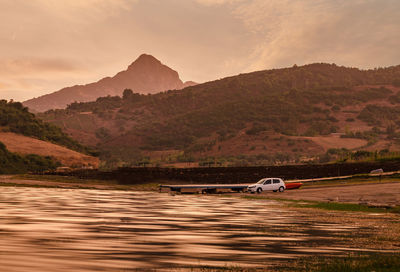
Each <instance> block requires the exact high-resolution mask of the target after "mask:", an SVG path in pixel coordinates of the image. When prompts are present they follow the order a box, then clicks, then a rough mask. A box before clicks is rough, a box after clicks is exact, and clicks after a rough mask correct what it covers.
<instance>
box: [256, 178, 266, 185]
mask: <svg viewBox="0 0 400 272" xmlns="http://www.w3.org/2000/svg"><path fill="white" fill-rule="evenodd" d="M264 181H265V179H260V180H259V181H258V182H257V184H263V183H264Z"/></svg>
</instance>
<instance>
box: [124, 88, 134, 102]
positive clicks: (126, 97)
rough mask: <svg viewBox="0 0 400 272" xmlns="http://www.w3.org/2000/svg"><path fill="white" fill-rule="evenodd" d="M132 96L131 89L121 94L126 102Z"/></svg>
mask: <svg viewBox="0 0 400 272" xmlns="http://www.w3.org/2000/svg"><path fill="white" fill-rule="evenodd" d="M132 96H133V92H132V90H131V89H125V90H124V92H123V93H122V99H124V100H127V99H129V98H131V97H132Z"/></svg>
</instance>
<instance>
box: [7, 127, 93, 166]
mask: <svg viewBox="0 0 400 272" xmlns="http://www.w3.org/2000/svg"><path fill="white" fill-rule="evenodd" d="M0 141H1V142H2V143H3V144H4V145H5V146H6V148H7V149H8V150H9V151H10V152H13V153H17V154H19V155H29V154H36V155H39V156H42V157H46V156H48V157H52V158H53V159H55V161H58V162H60V163H61V164H62V165H64V166H68V167H72V168H80V167H87V166H91V167H94V168H97V167H98V166H99V159H98V158H95V157H92V156H88V155H84V154H82V153H79V152H76V151H73V150H71V149H68V148H66V147H63V146H59V145H56V144H52V143H49V142H45V141H42V140H38V139H34V138H31V137H27V136H23V135H18V134H15V133H11V132H0Z"/></svg>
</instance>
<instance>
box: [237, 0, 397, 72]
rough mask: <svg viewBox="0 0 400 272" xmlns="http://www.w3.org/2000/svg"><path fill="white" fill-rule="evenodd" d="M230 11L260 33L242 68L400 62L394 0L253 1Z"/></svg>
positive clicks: (365, 66)
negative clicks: (329, 63)
mask: <svg viewBox="0 0 400 272" xmlns="http://www.w3.org/2000/svg"><path fill="white" fill-rule="evenodd" d="M231 5H232V4H231ZM233 13H234V14H235V15H236V16H238V17H239V18H241V20H243V22H244V24H245V25H246V26H247V28H248V30H249V31H251V32H253V33H254V34H255V35H259V37H260V39H259V41H258V43H257V45H256V46H255V47H254V48H253V52H252V54H251V56H250V57H249V59H248V60H247V61H248V68H247V69H248V70H257V69H265V68H274V67H284V66H290V65H292V64H294V63H297V64H305V63H310V62H336V63H338V64H344V65H348V66H358V67H361V68H370V67H375V66H386V65H394V64H396V62H398V61H399V60H400V51H399V50H398V48H400V29H399V26H400V3H399V2H398V1H395V0H387V1H378V0H369V1H361V0H354V1H344V0H337V1H303V0H301V1H300V0H270V1H264V0H254V1H249V2H240V3H236V6H235V7H234V11H233Z"/></svg>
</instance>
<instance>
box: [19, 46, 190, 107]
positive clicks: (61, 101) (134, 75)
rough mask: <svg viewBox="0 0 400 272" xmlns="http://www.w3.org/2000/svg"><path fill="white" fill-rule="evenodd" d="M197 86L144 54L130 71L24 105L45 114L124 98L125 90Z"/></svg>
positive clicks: (144, 90) (152, 90) (162, 89)
mask: <svg viewBox="0 0 400 272" xmlns="http://www.w3.org/2000/svg"><path fill="white" fill-rule="evenodd" d="M195 84H196V83H195V82H192V81H188V82H185V83H183V82H182V80H181V79H180V78H179V75H178V73H177V72H176V71H174V70H172V69H171V68H169V67H168V66H166V65H164V64H162V63H161V62H160V61H159V60H157V59H156V58H154V57H153V56H150V55H146V54H143V55H141V56H140V57H139V58H138V59H137V60H135V61H134V62H133V63H132V64H131V65H129V67H128V69H127V70H125V71H122V72H119V73H117V74H116V75H115V76H113V77H106V78H103V79H101V80H99V81H97V82H94V83H90V84H86V85H76V86H72V87H67V88H63V89H61V90H59V91H56V92H54V93H51V94H46V95H43V96H40V97H38V98H33V99H30V100H27V101H25V102H23V104H24V105H25V106H27V107H28V108H30V109H31V110H34V111H38V112H43V111H46V110H49V109H63V108H65V107H66V106H67V105H68V104H70V103H72V102H74V101H77V102H86V101H94V100H96V99H97V98H98V97H102V96H107V95H111V96H115V95H121V94H122V91H123V90H124V89H126V88H130V89H132V90H135V92H137V93H143V94H147V93H158V92H161V91H166V90H175V89H176V90H178V89H182V88H184V87H188V86H192V85H195Z"/></svg>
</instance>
